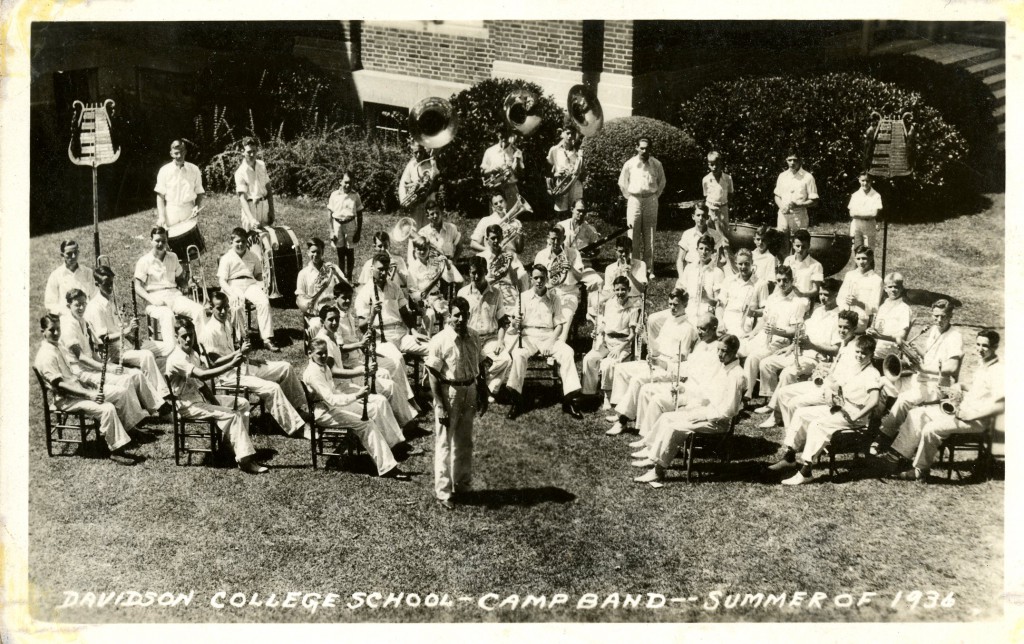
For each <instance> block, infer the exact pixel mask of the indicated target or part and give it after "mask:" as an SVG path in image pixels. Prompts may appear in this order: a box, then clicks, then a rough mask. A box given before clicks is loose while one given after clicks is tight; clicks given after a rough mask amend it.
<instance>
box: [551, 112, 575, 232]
mask: <svg viewBox="0 0 1024 644" xmlns="http://www.w3.org/2000/svg"><path fill="white" fill-rule="evenodd" d="M558 136H559V137H561V140H560V141H559V142H558V143H556V144H555V145H553V146H551V149H549V150H548V165H550V166H551V179H549V181H550V182H551V184H549V185H554V184H556V183H558V182H559V181H560V180H561V179H563V178H565V177H567V176H568V175H570V174H573V172H576V174H577V177H576V179H575V180H574V181H573V182H572V183H571V184H570V185H569V189H568V190H566V191H565V192H563V193H562V194H560V195H557V196H555V197H554V201H555V206H554V210H555V219H561V217H562V215H564V214H565V213H566V212H568V210H569V208H570V206H572V205H573V204H574V203H576V201H577V200H578V199H582V198H583V180H582V176H583V173H582V172H580V171H579V170H580V168H578V167H577V165H578V164H579V163H581V162H582V158H581V155H582V154H583V153H582V152H581V151H580V140H579V135H577V134H576V130H574V129H572V128H571V127H561V128H558Z"/></svg>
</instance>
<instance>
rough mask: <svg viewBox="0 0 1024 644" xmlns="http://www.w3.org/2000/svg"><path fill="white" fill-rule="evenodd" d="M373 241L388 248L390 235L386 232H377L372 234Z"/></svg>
mask: <svg viewBox="0 0 1024 644" xmlns="http://www.w3.org/2000/svg"><path fill="white" fill-rule="evenodd" d="M373 241H379V242H383V243H384V245H385V246H388V245H390V244H391V235H389V234H388V233H387V231H384V230H378V231H377V232H375V233H373Z"/></svg>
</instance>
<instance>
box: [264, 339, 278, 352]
mask: <svg viewBox="0 0 1024 644" xmlns="http://www.w3.org/2000/svg"><path fill="white" fill-rule="evenodd" d="M263 347H264V348H265V349H266V350H267V351H273V352H274V353H281V347H279V346H277V345H276V344H274V341H273V340H264V341H263Z"/></svg>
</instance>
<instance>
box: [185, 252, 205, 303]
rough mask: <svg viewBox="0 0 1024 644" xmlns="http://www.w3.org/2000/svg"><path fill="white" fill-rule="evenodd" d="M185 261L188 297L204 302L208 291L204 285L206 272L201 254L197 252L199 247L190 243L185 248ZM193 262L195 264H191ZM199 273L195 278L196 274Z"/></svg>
mask: <svg viewBox="0 0 1024 644" xmlns="http://www.w3.org/2000/svg"><path fill="white" fill-rule="evenodd" d="M185 263H186V264H187V265H188V273H189V277H188V290H189V297H191V298H192V299H193V300H194V301H195V302H197V303H200V304H206V300H207V299H209V298H208V295H209V293H210V291H209V290H207V287H206V273H205V272H204V271H203V256H202V254H201V253H200V252H199V247H198V246H196V245H195V244H190V245H189V246H188V247H187V248H185ZM193 264H195V266H193ZM197 269H198V270H197ZM197 274H198V275H199V277H198V278H196V275H197ZM200 291H202V298H200Z"/></svg>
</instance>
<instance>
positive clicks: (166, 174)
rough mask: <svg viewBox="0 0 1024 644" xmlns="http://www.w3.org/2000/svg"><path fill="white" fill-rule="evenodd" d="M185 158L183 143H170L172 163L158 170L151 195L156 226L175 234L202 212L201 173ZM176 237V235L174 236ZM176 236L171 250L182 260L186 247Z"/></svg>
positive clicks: (203, 248) (184, 144)
mask: <svg viewBox="0 0 1024 644" xmlns="http://www.w3.org/2000/svg"><path fill="white" fill-rule="evenodd" d="M187 155H188V148H187V145H186V143H185V142H184V141H177V140H176V141H172V142H171V159H172V161H171V162H170V163H168V164H167V165H165V166H163V167H161V168H160V171H159V172H157V174H156V186H154V187H153V192H155V193H156V225H157V226H162V227H164V228H167V229H168V230H170V231H172V232H173V231H175V229H176V227H179V228H185V227H184V226H180V224H183V223H184V222H186V221H188V220H189V219H193V218H195V217H197V216H198V215H199V209H200V208H202V204H203V196H204V194H205V191H204V190H203V173H202V172H200V170H199V167H198V166H196V165H194V164H192V163H189V162H188V161H186V160H185V157H186V156H187ZM175 234H177V233H175ZM178 239H182V238H181V237H180V236H179V237H176V238H175V239H172V240H170V246H171V250H173V251H174V252H175V253H176V254H177V255H179V256H181V257H184V256H185V250H186V247H187V245H188V244H187V243H185V240H183V241H182V242H177V241H176V240H178ZM196 241H198V243H197V244H196V245H197V246H198V247H199V250H200V252H201V251H204V250H206V245H205V244H204V243H203V237H202V235H199V237H198V239H197V240H196Z"/></svg>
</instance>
